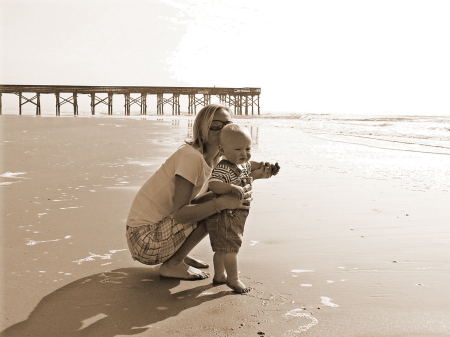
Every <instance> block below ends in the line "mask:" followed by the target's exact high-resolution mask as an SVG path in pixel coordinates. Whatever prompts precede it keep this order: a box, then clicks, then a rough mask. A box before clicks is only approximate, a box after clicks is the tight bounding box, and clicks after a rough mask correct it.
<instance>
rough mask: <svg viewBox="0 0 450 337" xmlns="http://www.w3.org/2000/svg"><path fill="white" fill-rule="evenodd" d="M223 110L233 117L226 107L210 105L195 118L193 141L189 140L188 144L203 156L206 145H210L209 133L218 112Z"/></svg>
mask: <svg viewBox="0 0 450 337" xmlns="http://www.w3.org/2000/svg"><path fill="white" fill-rule="evenodd" d="M220 109H223V110H225V111H226V112H228V113H229V114H230V116H231V115H232V113H231V109H230V108H229V107H227V106H225V105H219V104H209V105H206V106H204V107H203V108H202V109H201V110H200V111H199V113H198V114H197V117H195V121H194V126H193V128H192V139H191V140H187V141H186V143H187V144H189V145H192V146H193V147H194V148H196V149H197V150H199V151H200V152H201V153H202V154H205V153H206V143H208V133H209V127H210V126H211V122H212V121H213V119H214V114H215V113H216V111H218V110H220Z"/></svg>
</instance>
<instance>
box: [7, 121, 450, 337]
mask: <svg viewBox="0 0 450 337" xmlns="http://www.w3.org/2000/svg"><path fill="white" fill-rule="evenodd" d="M186 123H187V121H186V120H183V119H180V120H174V121H170V119H166V121H155V120H153V121H149V120H138V119H127V118H124V117H123V118H108V117H103V118H100V117H96V118H81V117H78V118H74V117H58V118H56V117H33V116H0V126H1V129H0V130H1V139H0V151H1V153H2V155H3V158H2V166H1V169H0V175H1V177H0V192H1V197H2V202H1V205H2V206H3V209H2V212H1V213H2V224H1V231H2V239H3V241H2V255H1V258H2V263H3V271H2V282H1V284H2V287H3V289H2V295H3V298H2V308H1V323H2V327H1V331H2V332H1V333H0V335H1V336H18V337H19V336H20V337H22V336H128V335H138V336H195V337H198V336H200V337H202V336H205V337H209V336H445V335H450V304H449V298H450V282H449V280H450V263H449V262H450V248H449V247H450V230H449V227H448V226H449V223H450V221H449V219H450V207H449V205H450V203H449V201H450V198H449V193H448V192H444V191H413V190H410V189H405V188H401V186H399V184H398V183H394V182H392V181H389V180H371V179H363V178H358V177H355V176H352V175H351V174H348V173H339V172H324V171H318V170H315V169H313V168H314V167H316V165H314V163H315V162H314V161H317V160H326V159H324V158H315V157H314V156H305V157H304V158H303V160H304V162H303V163H302V165H303V167H304V169H302V170H299V169H298V168H297V167H295V166H293V165H290V164H289V163H287V164H286V163H285V164H284V163H283V162H280V165H281V166H282V171H281V172H280V174H279V175H278V176H276V177H274V178H272V179H270V180H264V181H257V182H255V184H254V201H253V204H252V210H251V212H250V216H249V219H248V222H247V226H246V233H245V241H244V245H243V248H242V250H241V253H240V257H239V258H240V270H241V277H242V279H243V280H244V282H245V283H246V284H247V285H249V286H251V287H253V288H254V290H253V291H252V292H251V293H250V294H248V295H235V294H233V293H231V292H230V291H229V289H228V288H227V287H226V286H215V287H213V286H212V284H211V279H206V280H202V281H179V280H168V279H160V278H159V276H158V267H157V266H155V267H148V266H144V265H141V264H139V263H138V262H135V261H133V260H132V259H131V257H130V255H129V253H128V251H127V249H126V248H127V245H126V241H125V230H124V226H125V220H126V217H127V214H128V210H129V207H130V204H131V201H132V199H133V198H134V195H135V194H136V192H137V190H138V188H139V187H140V186H141V185H142V183H143V182H144V181H145V179H146V178H147V177H148V176H149V175H150V174H151V173H152V172H153V171H154V170H155V169H157V168H158V167H159V165H160V164H161V162H162V161H163V160H164V159H165V158H166V157H167V156H168V155H170V154H171V153H172V152H173V151H174V150H175V149H176V148H177V147H178V146H179V145H180V144H181V143H182V140H183V139H184V138H186V137H187V135H188V132H187V127H186V125H185V124H186ZM298 137H305V139H306V137H308V135H305V134H299V135H298ZM309 141H316V142H320V141H321V140H317V139H316V140H311V139H310V138H309ZM260 152H261V153H262V152H263V151H260ZM261 153H259V152H258V149H257V150H256V151H255V152H254V154H253V158H254V159H255V160H258V159H259V160H263V159H265V158H262V157H261V156H260V154H261ZM193 255H194V256H196V257H199V258H201V259H204V260H206V261H208V262H210V263H212V252H211V249H210V247H209V242H208V240H207V239H206V240H204V241H203V242H202V243H200V244H199V245H198V246H197V247H196V248H195V249H194V251H193ZM210 270H212V268H210Z"/></svg>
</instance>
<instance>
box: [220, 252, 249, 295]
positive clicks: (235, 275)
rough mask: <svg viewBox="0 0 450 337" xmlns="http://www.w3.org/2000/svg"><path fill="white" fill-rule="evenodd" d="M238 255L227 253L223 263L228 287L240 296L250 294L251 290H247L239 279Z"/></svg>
mask: <svg viewBox="0 0 450 337" xmlns="http://www.w3.org/2000/svg"><path fill="white" fill-rule="evenodd" d="M237 255H238V254H237V253H226V254H225V256H224V258H223V261H224V264H225V270H226V272H227V286H229V287H230V288H231V289H233V290H234V292H236V293H238V294H244V293H248V292H249V291H250V290H251V288H247V287H246V286H245V284H244V283H242V281H241V280H240V279H239V270H238V259H237Z"/></svg>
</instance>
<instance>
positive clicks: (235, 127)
mask: <svg viewBox="0 0 450 337" xmlns="http://www.w3.org/2000/svg"><path fill="white" fill-rule="evenodd" d="M236 133H239V134H242V135H247V136H249V137H250V138H252V136H251V134H250V131H248V129H247V128H246V127H245V126H242V125H239V124H234V123H233V124H228V125H225V126H224V127H223V129H222V131H221V132H220V142H222V141H223V139H225V138H227V137H230V136H233V134H236Z"/></svg>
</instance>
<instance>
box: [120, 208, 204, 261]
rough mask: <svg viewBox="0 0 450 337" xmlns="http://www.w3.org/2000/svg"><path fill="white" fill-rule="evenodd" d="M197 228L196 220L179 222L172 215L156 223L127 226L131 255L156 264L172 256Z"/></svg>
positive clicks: (139, 259)
mask: <svg viewBox="0 0 450 337" xmlns="http://www.w3.org/2000/svg"><path fill="white" fill-rule="evenodd" d="M195 228H197V223H196V222H190V223H184V224H181V223H177V222H175V220H174V219H173V216H172V215H170V216H168V217H167V218H165V219H163V220H161V221H160V222H158V223H156V224H151V225H142V226H137V227H129V226H127V234H126V235H127V242H128V248H129V249H130V252H131V256H132V257H133V259H134V260H136V261H139V262H141V263H143V264H148V265H155V264H160V263H163V262H164V261H166V260H167V259H168V258H169V257H171V256H172V255H173V254H174V253H175V252H176V251H177V250H178V248H180V246H181V245H182V244H183V242H184V241H185V240H186V238H187V237H188V236H189V235H190V234H191V233H192V231H193V230H194V229H195Z"/></svg>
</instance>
